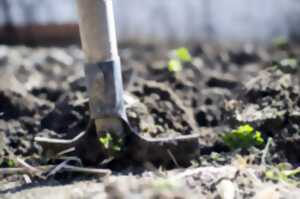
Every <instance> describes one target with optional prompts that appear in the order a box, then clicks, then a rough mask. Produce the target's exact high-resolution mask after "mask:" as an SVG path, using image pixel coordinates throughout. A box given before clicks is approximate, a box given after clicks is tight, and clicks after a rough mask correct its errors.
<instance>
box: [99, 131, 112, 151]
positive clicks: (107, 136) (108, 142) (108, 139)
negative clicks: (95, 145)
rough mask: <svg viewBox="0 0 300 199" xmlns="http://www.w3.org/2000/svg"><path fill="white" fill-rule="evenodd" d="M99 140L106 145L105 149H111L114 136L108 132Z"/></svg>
mask: <svg viewBox="0 0 300 199" xmlns="http://www.w3.org/2000/svg"><path fill="white" fill-rule="evenodd" d="M99 142H100V143H101V144H102V145H103V146H104V148H105V149H109V146H110V145H111V143H112V137H111V135H110V134H109V133H106V134H105V135H104V136H103V137H100V138H99Z"/></svg>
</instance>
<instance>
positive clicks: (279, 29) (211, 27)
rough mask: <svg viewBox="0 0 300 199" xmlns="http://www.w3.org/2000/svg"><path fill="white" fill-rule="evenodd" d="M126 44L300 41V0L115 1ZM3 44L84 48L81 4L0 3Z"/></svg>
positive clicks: (54, 0)
mask: <svg viewBox="0 0 300 199" xmlns="http://www.w3.org/2000/svg"><path fill="white" fill-rule="evenodd" d="M114 6H115V14H116V21H117V31H118V36H119V41H120V42H135V43H161V42H163V43H177V44H179V43H180V44H187V43H194V42H199V43H200V42H202V41H216V42H221V43H230V42H254V43H263V44H268V43H270V42H271V41H272V40H273V39H275V38H278V37H281V38H285V39H293V40H295V41H298V40H299V38H300V37H299V35H300V1H299V0H251V1H242V0H159V1H158V0H142V1H141V0H114ZM0 43H2V44H29V45H42V44H46V45H47V44H51V45H60V44H76V43H79V36H78V27H77V13H76V5H75V0H0Z"/></svg>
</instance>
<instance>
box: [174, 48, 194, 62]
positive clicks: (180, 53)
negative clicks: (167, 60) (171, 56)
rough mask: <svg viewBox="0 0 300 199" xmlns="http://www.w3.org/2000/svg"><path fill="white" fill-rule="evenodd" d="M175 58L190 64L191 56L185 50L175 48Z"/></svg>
mask: <svg viewBox="0 0 300 199" xmlns="http://www.w3.org/2000/svg"><path fill="white" fill-rule="evenodd" d="M175 54H176V57H177V58H178V59H179V60H180V61H182V62H191V61H192V56H191V54H190V52H189V50H188V49H187V48H177V49H176V50H175Z"/></svg>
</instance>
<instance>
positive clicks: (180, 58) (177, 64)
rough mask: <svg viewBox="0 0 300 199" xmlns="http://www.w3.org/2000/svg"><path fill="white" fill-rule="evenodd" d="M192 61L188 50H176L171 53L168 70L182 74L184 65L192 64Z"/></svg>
mask: <svg viewBox="0 0 300 199" xmlns="http://www.w3.org/2000/svg"><path fill="white" fill-rule="evenodd" d="M192 60H193V59H192V56H191V54H190V52H189V50H188V49H187V48H183V47H182V48H178V49H175V50H173V51H172V53H171V58H170V60H169V62H168V70H169V71H170V72H172V73H176V72H180V71H182V68H183V63H190V62H192Z"/></svg>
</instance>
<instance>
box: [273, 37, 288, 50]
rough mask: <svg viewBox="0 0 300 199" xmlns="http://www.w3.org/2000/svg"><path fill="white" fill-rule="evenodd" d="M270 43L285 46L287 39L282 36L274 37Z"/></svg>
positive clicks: (278, 46) (279, 46) (280, 46)
mask: <svg viewBox="0 0 300 199" xmlns="http://www.w3.org/2000/svg"><path fill="white" fill-rule="evenodd" d="M272 43H273V45H274V46H275V47H277V48H285V47H287V46H288V40H287V39H286V38H285V37H282V36H280V37H276V38H275V39H274V40H273V42H272Z"/></svg>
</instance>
